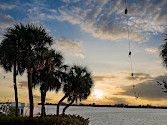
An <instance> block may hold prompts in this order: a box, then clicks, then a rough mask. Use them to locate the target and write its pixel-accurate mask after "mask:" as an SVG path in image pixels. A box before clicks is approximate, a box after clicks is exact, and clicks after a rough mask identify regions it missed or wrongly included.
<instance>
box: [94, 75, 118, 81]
mask: <svg viewBox="0 0 167 125" xmlns="http://www.w3.org/2000/svg"><path fill="white" fill-rule="evenodd" d="M116 78H117V77H116V76H93V79H94V81H95V82H104V81H113V80H115V79H116Z"/></svg>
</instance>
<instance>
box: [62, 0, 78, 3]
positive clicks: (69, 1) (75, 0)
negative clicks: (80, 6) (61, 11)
mask: <svg viewBox="0 0 167 125" xmlns="http://www.w3.org/2000/svg"><path fill="white" fill-rule="evenodd" d="M61 1H62V2H65V3H77V2H79V1H80V0H61Z"/></svg>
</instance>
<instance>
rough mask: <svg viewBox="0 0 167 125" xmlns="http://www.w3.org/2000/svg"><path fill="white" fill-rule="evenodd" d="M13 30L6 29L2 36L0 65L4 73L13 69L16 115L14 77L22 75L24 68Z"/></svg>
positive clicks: (16, 102) (16, 103)
mask: <svg viewBox="0 0 167 125" xmlns="http://www.w3.org/2000/svg"><path fill="white" fill-rule="evenodd" d="M15 30H17V28H16V29H13V28H10V29H8V31H7V32H6V33H5V34H4V35H3V36H4V38H3V40H2V42H1V44H0V65H1V66H2V67H3V68H4V69H5V71H6V72H8V71H10V72H12V69H13V83H14V93H15V109H16V110H15V115H16V117H17V116H18V115H19V114H18V94H17V82H16V76H17V75H18V73H19V74H20V75H22V74H23V73H24V70H25V68H24V67H22V64H21V58H20V57H21V55H20V52H19V42H18V41H17V38H16V37H15Z"/></svg>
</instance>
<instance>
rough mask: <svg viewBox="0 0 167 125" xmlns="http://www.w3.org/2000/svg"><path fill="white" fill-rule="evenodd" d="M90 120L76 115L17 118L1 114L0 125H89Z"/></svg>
mask: <svg viewBox="0 0 167 125" xmlns="http://www.w3.org/2000/svg"><path fill="white" fill-rule="evenodd" d="M88 123H89V120H88V119H84V118H83V117H81V116H75V115H64V116H62V115H60V116H59V117H57V116H56V115H52V116H46V117H44V118H41V117H34V118H29V117H15V116H7V115H5V114H0V125H88Z"/></svg>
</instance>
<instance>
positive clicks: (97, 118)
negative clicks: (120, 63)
mask: <svg viewBox="0 0 167 125" xmlns="http://www.w3.org/2000/svg"><path fill="white" fill-rule="evenodd" d="M62 109H63V106H61V107H60V113H62ZM46 113H47V114H55V113H56V106H46ZM66 114H76V115H81V116H83V117H84V118H89V120H90V124H89V125H167V109H139V108H111V107H81V106H80V107H77V106H71V107H69V108H68V109H67V110H66Z"/></svg>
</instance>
